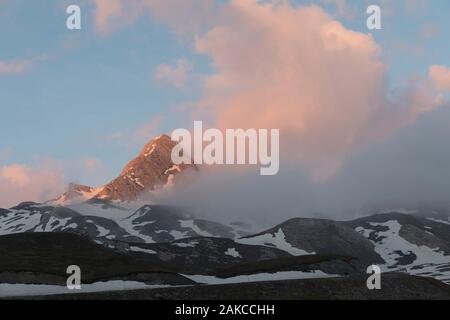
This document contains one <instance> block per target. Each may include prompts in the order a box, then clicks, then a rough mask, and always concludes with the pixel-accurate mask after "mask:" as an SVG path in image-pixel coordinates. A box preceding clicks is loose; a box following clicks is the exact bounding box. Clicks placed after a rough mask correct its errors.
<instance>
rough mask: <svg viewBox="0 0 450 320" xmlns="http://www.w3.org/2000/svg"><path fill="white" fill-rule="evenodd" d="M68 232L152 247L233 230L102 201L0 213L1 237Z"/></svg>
mask: <svg viewBox="0 0 450 320" xmlns="http://www.w3.org/2000/svg"><path fill="white" fill-rule="evenodd" d="M56 231H70V232H74V233H78V234H82V235H86V236H88V237H90V238H91V239H95V240H97V241H102V242H108V240H115V241H126V242H138V243H154V242H170V241H174V240H178V239H181V238H187V237H198V236H208V237H222V238H234V237H235V235H236V232H235V230H233V229H232V228H231V227H229V226H226V225H222V224H220V223H216V222H212V221H208V220H202V219H196V218H193V217H192V216H190V215H188V214H185V213H183V212H182V210H181V209H177V208H171V207H166V206H152V205H144V206H142V207H140V208H138V209H137V210H136V204H135V205H132V204H128V205H127V206H125V205H118V204H114V203H111V202H108V201H104V200H95V201H89V202H86V203H82V204H76V205H72V206H68V207H64V206H56V207H55V206H51V205H48V204H38V203H33V202H28V203H22V204H20V205H18V206H16V207H13V208H11V209H1V211H0V235H5V234H13V233H21V232H56Z"/></svg>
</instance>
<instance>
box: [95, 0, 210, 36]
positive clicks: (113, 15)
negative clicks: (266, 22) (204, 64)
mask: <svg viewBox="0 0 450 320" xmlns="http://www.w3.org/2000/svg"><path fill="white" fill-rule="evenodd" d="M93 1H94V4H95V7H96V9H95V12H94V18H95V26H96V30H97V32H99V33H100V34H102V35H106V34H109V33H110V32H111V31H114V30H117V29H120V28H123V27H127V26H130V25H132V24H133V23H134V22H135V21H136V20H138V19H139V18H141V17H143V16H146V15H147V16H151V17H152V18H153V19H154V20H156V21H158V22H160V23H164V24H166V25H168V26H170V27H171V28H173V29H174V30H175V31H176V32H177V33H179V34H184V33H190V34H192V33H197V32H199V31H200V30H203V29H204V28H205V26H206V25H208V24H210V23H211V22H212V21H214V15H215V12H216V7H217V5H216V3H215V1H214V0H183V1H180V0H127V1H123V0H93Z"/></svg>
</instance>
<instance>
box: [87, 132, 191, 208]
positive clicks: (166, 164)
mask: <svg viewBox="0 0 450 320" xmlns="http://www.w3.org/2000/svg"><path fill="white" fill-rule="evenodd" d="M175 145H176V142H174V141H172V140H171V139H170V137H169V136H167V135H162V136H159V137H157V138H155V139H153V140H151V141H150V142H149V143H147V144H146V145H145V147H144V148H143V149H142V151H141V152H140V154H139V155H138V156H137V157H136V158H135V159H133V160H131V161H130V162H129V163H128V164H127V165H126V166H125V168H124V169H123V171H122V173H121V174H120V176H119V177H117V178H116V179H114V180H113V181H111V182H110V183H108V184H107V185H105V186H104V187H103V188H102V190H101V191H100V192H99V193H98V194H97V195H96V196H95V198H99V199H105V200H119V201H134V200H138V199H139V198H140V196H141V195H142V194H143V193H146V192H151V191H154V190H158V189H160V188H162V187H163V186H165V185H167V184H170V183H172V182H173V181H174V179H176V177H177V175H179V174H180V173H181V172H183V171H185V170H187V169H193V170H197V167H196V166H195V165H194V164H181V165H175V164H174V163H173V162H172V160H171V152H172V149H173V147H174V146H175Z"/></svg>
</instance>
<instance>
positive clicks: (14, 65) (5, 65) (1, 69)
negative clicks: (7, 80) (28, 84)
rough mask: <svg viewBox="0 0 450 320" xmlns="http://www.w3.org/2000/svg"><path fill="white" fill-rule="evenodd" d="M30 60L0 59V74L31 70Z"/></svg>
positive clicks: (20, 72) (21, 72)
mask: <svg viewBox="0 0 450 320" xmlns="http://www.w3.org/2000/svg"><path fill="white" fill-rule="evenodd" d="M32 65H33V63H32V61H31V60H13V61H0V75H12V74H23V73H26V72H28V71H30V70H31V67H32Z"/></svg>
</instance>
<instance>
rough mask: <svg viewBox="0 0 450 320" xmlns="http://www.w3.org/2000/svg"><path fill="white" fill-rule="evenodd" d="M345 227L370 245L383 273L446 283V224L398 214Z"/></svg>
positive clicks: (449, 259) (449, 257) (449, 230)
mask: <svg viewBox="0 0 450 320" xmlns="http://www.w3.org/2000/svg"><path fill="white" fill-rule="evenodd" d="M349 225H351V226H352V227H353V228H354V229H355V231H357V232H359V233H360V234H361V235H363V236H364V237H366V238H367V239H368V240H370V241H371V242H372V243H373V244H374V246H375V251H376V252H377V253H378V254H379V255H380V256H381V257H382V258H383V260H384V263H383V264H382V268H383V269H384V270H386V271H393V270H403V271H406V272H408V273H410V274H415V275H423V276H431V277H434V278H437V279H439V280H442V281H445V282H448V283H450V225H448V224H445V223H441V222H436V221H432V220H430V219H427V218H422V217H416V216H412V215H408V214H403V213H398V212H391V213H384V214H378V215H374V216H370V217H366V218H361V219H357V220H354V221H351V222H349Z"/></svg>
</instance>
